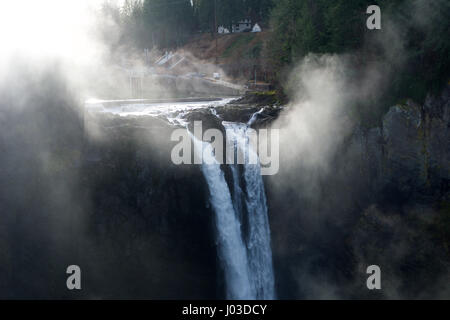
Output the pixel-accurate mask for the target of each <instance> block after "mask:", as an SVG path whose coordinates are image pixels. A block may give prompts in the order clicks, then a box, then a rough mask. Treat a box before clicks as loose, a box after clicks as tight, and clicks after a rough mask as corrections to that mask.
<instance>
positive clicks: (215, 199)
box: [191, 123, 275, 300]
mask: <svg viewBox="0 0 450 320" xmlns="http://www.w3.org/2000/svg"><path fill="white" fill-rule="evenodd" d="M224 126H225V127H226V129H227V139H232V141H233V143H234V144H235V149H236V151H241V152H244V154H245V150H247V152H250V153H251V152H254V151H253V150H251V149H250V148H249V147H248V137H247V130H248V125H246V124H241V123H224ZM191 137H192V139H193V141H194V146H195V150H196V152H203V158H204V164H203V165H202V172H203V174H204V176H205V179H206V181H207V183H208V187H209V191H210V201H211V204H212V206H213V209H214V211H215V214H216V227H217V232H218V251H219V259H220V261H221V263H222V267H223V270H224V274H225V282H226V290H227V298H228V299H232V300H234V299H236V300H241V299H244V300H254V299H265V300H271V299H275V288H274V275H273V265H272V250H271V247H270V228H269V221H268V213H267V203H266V196H265V191H264V183H263V180H262V177H261V174H260V171H261V167H260V165H259V163H257V164H248V163H247V162H246V163H247V164H245V165H243V166H242V167H239V166H238V165H231V171H232V178H233V196H232V195H231V192H230V188H229V186H228V184H227V182H226V179H225V175H224V173H223V171H222V170H221V168H220V164H219V163H218V162H217V160H216V159H215V157H214V153H213V148H212V147H211V145H210V144H208V143H204V142H202V141H200V140H198V139H197V138H195V137H194V136H193V135H192V134H191ZM253 155H254V156H255V157H256V159H257V156H256V154H253ZM206 163H213V164H206ZM242 168H243V169H242ZM241 175H243V179H241V178H240V177H241ZM244 223H245V225H246V226H247V228H246V230H243V227H242V225H243V224H244Z"/></svg>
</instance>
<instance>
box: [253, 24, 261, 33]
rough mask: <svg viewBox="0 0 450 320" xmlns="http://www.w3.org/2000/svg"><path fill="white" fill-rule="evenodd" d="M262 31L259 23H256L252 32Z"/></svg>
mask: <svg viewBox="0 0 450 320" xmlns="http://www.w3.org/2000/svg"><path fill="white" fill-rule="evenodd" d="M261 31H262V29H261V27H260V26H259V24H257V23H256V24H255V26H254V27H253V29H252V32H261Z"/></svg>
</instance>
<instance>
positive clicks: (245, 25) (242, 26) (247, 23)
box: [232, 19, 252, 33]
mask: <svg viewBox="0 0 450 320" xmlns="http://www.w3.org/2000/svg"><path fill="white" fill-rule="evenodd" d="M251 30H252V21H251V20H250V19H244V20H241V21H239V22H237V23H233V26H232V31H233V33H239V32H246V31H251Z"/></svg>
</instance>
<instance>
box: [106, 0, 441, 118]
mask: <svg viewBox="0 0 450 320" xmlns="http://www.w3.org/2000/svg"><path fill="white" fill-rule="evenodd" d="M374 4H375V5H378V6H380V8H381V14H382V18H381V20H382V29H381V30H368V29H367V27H366V20H367V18H368V17H369V16H368V15H367V13H366V10H367V7H368V6H369V5H374ZM113 16H114V17H116V19H119V20H120V22H121V23H122V25H123V28H124V30H125V31H124V32H123V34H124V36H123V38H124V39H125V40H124V41H133V44H135V45H137V46H138V47H141V48H152V47H154V46H156V47H159V48H161V49H168V48H175V47H179V46H182V45H183V44H184V43H185V42H186V41H188V40H189V39H190V37H191V36H192V35H194V34H196V33H198V32H214V31H215V27H216V25H223V26H225V27H228V28H231V25H232V22H235V21H239V20H241V19H245V18H250V19H251V20H252V22H253V23H254V22H258V23H259V24H261V25H262V26H263V27H264V29H265V30H268V29H269V27H270V32H269V33H270V35H269V37H267V39H266V38H264V39H265V43H255V45H254V46H253V47H252V48H250V49H248V50H247V49H246V50H245V52H243V53H239V55H240V58H244V59H256V58H257V59H259V61H260V63H263V64H264V66H263V67H264V70H266V72H269V73H271V74H275V76H274V77H272V76H271V79H272V78H274V79H275V82H278V88H279V89H280V88H281V83H282V82H283V81H281V80H283V79H285V74H283V70H290V69H291V68H290V67H291V66H292V64H294V63H297V62H298V61H300V60H301V59H302V58H303V57H305V56H306V55H307V54H309V53H316V54H345V55H346V56H348V57H350V58H351V59H352V60H351V64H352V66H353V67H354V68H353V69H355V71H352V73H354V74H351V75H349V76H351V77H353V78H352V80H356V81H353V82H355V83H358V79H359V77H361V76H363V75H362V74H361V72H360V71H361V70H368V69H370V66H377V68H378V66H380V68H378V69H381V71H380V70H378V71H379V72H382V73H389V77H388V78H389V83H387V84H385V88H382V91H383V94H382V96H381V97H378V96H377V99H372V100H371V101H366V102H363V103H361V102H359V105H357V106H350V107H351V108H352V109H355V111H354V113H355V114H358V117H359V118H361V119H362V120H363V121H364V122H366V123H367V125H369V126H371V125H373V124H376V122H378V121H379V119H380V116H381V115H382V114H383V113H384V112H385V111H386V110H383V108H373V105H382V106H390V105H393V104H396V103H398V102H399V101H400V100H402V99H405V98H411V99H413V100H415V101H416V102H418V103H422V102H423V100H424V98H425V96H426V94H427V93H429V92H438V91H439V90H440V89H441V88H442V86H443V85H445V84H446V83H448V81H449V74H450V58H449V57H450V41H449V40H448V39H449V38H448V36H447V35H448V30H450V19H448V17H449V16H450V2H449V1H447V0H414V1H410V0H389V1H387V0H334V1H329V0H277V1H274V0H216V1H214V0H193V1H192V2H191V0H185V1H184V0H182V1H166V0H144V1H139V0H127V1H126V2H125V5H124V7H123V8H122V9H121V10H120V14H119V18H117V14H115V15H113ZM215 18H217V21H216V19H215ZM253 38H254V35H252V34H242V35H239V37H237V38H236V41H234V42H232V44H231V45H230V46H229V47H228V48H227V49H226V50H225V52H224V53H223V54H222V58H229V57H231V56H233V55H234V52H239V50H238V49H239V48H240V47H243V46H244V44H245V43H249V42H251V41H252V40H253ZM129 39H132V40H129ZM358 70H359V71H358Z"/></svg>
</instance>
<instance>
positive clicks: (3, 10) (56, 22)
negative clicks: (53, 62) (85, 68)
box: [0, 0, 101, 58]
mask: <svg viewBox="0 0 450 320" xmlns="http://www.w3.org/2000/svg"><path fill="white" fill-rule="evenodd" d="M100 2H101V0H0V39H1V42H0V58H2V56H3V57H4V56H5V55H6V56H8V54H9V55H11V54H16V53H17V52H20V53H24V54H27V53H28V54H32V55H34V56H41V55H43V56H46V55H52V56H63V57H64V56H65V57H70V56H74V55H77V54H78V55H80V54H81V53H82V52H84V54H85V55H86V54H87V55H89V52H88V51H89V50H90V49H91V48H90V46H91V43H90V42H89V37H88V27H89V23H90V22H91V21H92V18H93V15H92V11H91V10H89V9H93V8H95V7H96V6H98V5H99V4H100Z"/></svg>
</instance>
